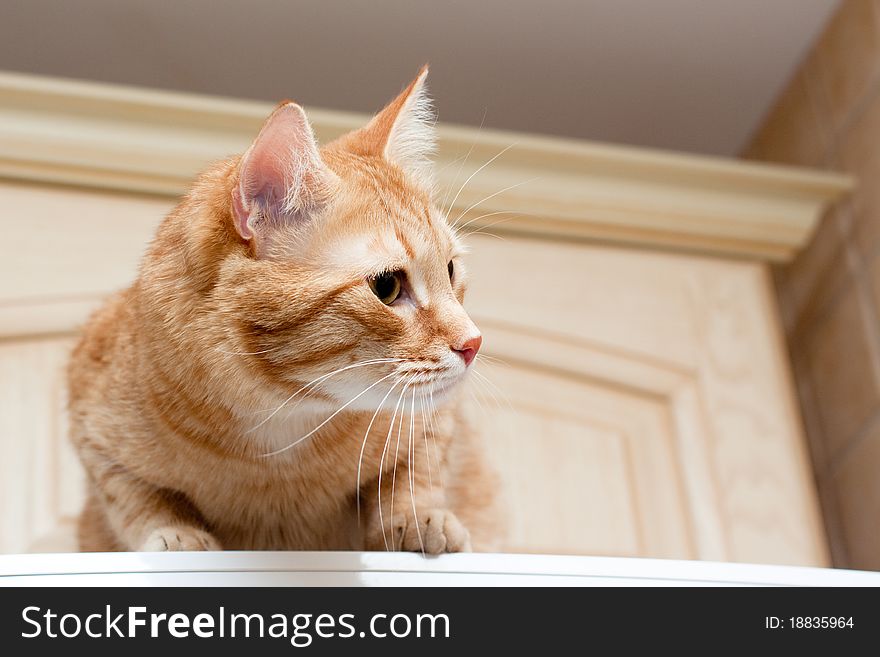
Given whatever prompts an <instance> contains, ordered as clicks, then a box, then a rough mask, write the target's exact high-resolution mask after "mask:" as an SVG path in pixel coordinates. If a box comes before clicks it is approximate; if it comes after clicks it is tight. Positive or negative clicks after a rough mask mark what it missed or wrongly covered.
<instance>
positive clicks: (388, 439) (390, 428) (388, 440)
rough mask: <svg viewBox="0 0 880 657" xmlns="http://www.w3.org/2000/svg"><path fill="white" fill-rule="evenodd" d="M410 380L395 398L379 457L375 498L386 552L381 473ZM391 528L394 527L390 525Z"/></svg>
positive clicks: (386, 539)
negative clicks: (377, 484) (398, 412)
mask: <svg viewBox="0 0 880 657" xmlns="http://www.w3.org/2000/svg"><path fill="white" fill-rule="evenodd" d="M409 384H410V382H409V381H407V382H406V383H404V385H403V389H402V390H401V391H400V395H399V396H398V398H397V403H396V404H395V405H394V414H393V415H392V416H391V423H390V424H389V425H388V435H386V436H385V446H384V447H383V448H382V457H381V458H380V459H379V488H378V490H377V495H376V497H377V499H378V506H379V527H381V528H382V540H383V542H384V543H385V551H386V552H388V535H387V533H386V532H385V520H384V518H383V517H382V473H383V472H384V470H385V454H386V453H387V451H388V445H389V444H390V443H391V432H392V431H393V430H394V420H395V419H396V418H397V411H398V409H399V408H400V402H401V401H403V396H404V395H405V394H406V389H407V388H408V387H409ZM391 521H392V523H393V522H394V518H392V519H391ZM392 529H394V527H393V525H392ZM391 540H392V541H394V536H393V535H392V536H391Z"/></svg>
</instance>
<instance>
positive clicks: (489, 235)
mask: <svg viewBox="0 0 880 657" xmlns="http://www.w3.org/2000/svg"><path fill="white" fill-rule="evenodd" d="M471 235H485V236H486V237H491V238H492V239H496V240H498V241H499V242H506V241H507V240H506V239H504V238H503V237H502V236H501V235H497V234H495V233H486V232H484V231H482V230H472V231H469V232H468V234H467V235H463V236H462V239H467V238H468V237H470V236H471Z"/></svg>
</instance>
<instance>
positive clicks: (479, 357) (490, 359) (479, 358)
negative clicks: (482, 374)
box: [474, 353, 510, 371]
mask: <svg viewBox="0 0 880 657" xmlns="http://www.w3.org/2000/svg"><path fill="white" fill-rule="evenodd" d="M479 361H486V362H487V363H497V364H498V365H503V366H505V367H510V363H508V362H507V361H506V360H504V359H503V358H498V357H497V356H490V355H488V354H480V353H478V354H477V362H479ZM474 371H476V370H474Z"/></svg>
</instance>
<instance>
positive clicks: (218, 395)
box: [69, 70, 499, 553]
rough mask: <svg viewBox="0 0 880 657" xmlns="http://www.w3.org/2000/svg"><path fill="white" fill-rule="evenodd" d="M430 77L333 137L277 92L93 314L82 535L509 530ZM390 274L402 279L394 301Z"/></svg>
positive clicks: (82, 439) (403, 540) (79, 361)
mask: <svg viewBox="0 0 880 657" xmlns="http://www.w3.org/2000/svg"><path fill="white" fill-rule="evenodd" d="M426 72H427V71H426V70H423V71H422V72H421V73H420V75H419V76H418V77H417V78H416V80H415V81H413V83H412V84H410V85H409V86H408V87H407V88H406V89H405V90H404V91H403V93H401V94H400V96H398V97H397V98H396V99H395V100H394V101H392V102H391V103H390V104H389V105H388V106H387V107H386V108H385V109H384V110H383V111H382V112H380V113H379V114H378V115H377V116H376V117H375V118H374V119H373V120H372V121H371V122H370V123H369V124H368V125H367V126H365V127H364V128H362V129H361V130H358V131H355V132H353V133H350V134H349V135H346V136H344V137H343V138H341V139H339V140H337V141H336V142H333V143H330V144H328V145H326V146H324V147H323V148H320V149H319V148H318V146H317V145H316V144H315V142H314V136H313V135H312V132H311V128H310V127H309V125H308V122H307V120H306V119H305V114H304V113H303V111H302V109H301V108H299V106H297V105H295V104H293V103H283V104H282V105H280V106H279V108H278V109H276V111H275V112H274V113H273V114H272V116H271V117H270V118H269V119H268V120H267V123H266V125H265V126H264V128H263V130H262V131H261V133H260V135H259V136H258V137H257V138H256V140H255V142H254V144H253V145H252V146H251V148H250V149H249V150H248V151H247V152H246V153H245V154H243V155H241V156H237V157H232V158H230V159H228V160H226V161H224V162H220V163H218V164H216V165H215V166H213V167H211V168H210V169H209V170H208V171H206V172H205V173H204V174H202V175H201V176H200V177H199V178H198V180H197V181H196V182H195V184H194V185H193V187H192V189H191V190H190V192H189V193H188V194H187V195H186V196H185V197H184V199H183V200H182V201H181V203H180V204H179V205H178V206H177V207H176V208H175V209H174V210H173V211H172V212H171V213H170V214H169V216H168V217H166V219H165V220H164V221H163V222H162V224H161V226H160V227H159V229H158V232H157V234H156V236H155V239H154V240H153V242H152V244H151V245H150V247H149V249H148V251H147V253H146V255H145V257H144V259H143V262H142V264H141V267H140V270H139V274H138V277H137V279H136V280H135V282H134V283H133V284H132V286H131V287H129V288H128V289H126V290H124V291H122V292H120V293H119V294H117V295H116V296H114V297H113V298H112V299H110V300H109V301H108V302H107V303H106V304H105V305H104V307H103V308H101V309H100V310H99V311H98V312H97V313H96V314H95V315H94V316H93V317H92V318H91V319H90V321H89V322H88V324H87V326H86V327H85V330H84V333H83V336H82V339H81V341H80V342H79V344H78V346H77V347H76V349H75V350H74V353H73V356H72V358H71V362H70V367H69V387H70V411H71V412H70V416H71V437H72V440H73V443H74V445H75V447H76V449H77V451H78V454H79V456H80V458H81V460H82V463H83V465H84V466H85V469H86V472H87V474H88V485H89V495H88V501H87V503H86V507H85V509H84V510H83V513H82V516H81V520H80V528H79V529H80V545H81V548H82V549H83V550H92V551H93V550H207V549H235V550H243V549H279V550H285V549H295V550H308V549H404V550H424V551H425V552H430V553H437V552H445V551H461V550H468V549H470V548H471V546H473V547H474V548H475V549H483V550H486V549H491V548H492V547H493V546H494V545H496V543H497V541H498V539H499V527H498V524H497V522H496V516H495V513H494V506H495V488H496V487H495V478H494V475H493V473H492V472H491V470H490V469H489V468H488V467H487V466H486V463H485V461H484V459H483V456H482V454H481V449H480V444H479V440H478V437H477V434H476V433H475V432H474V429H473V427H472V426H471V425H470V424H469V422H468V419H467V413H466V409H465V407H464V404H463V401H462V399H460V398H459V397H460V393H459V384H460V382H461V381H462V380H463V379H464V378H465V377H466V376H467V372H468V364H469V357H472V356H473V354H475V353H476V349H477V348H479V337H478V336H479V334H478V332H477V329H476V327H475V326H474V324H473V322H472V321H471V320H470V318H469V317H468V316H467V314H466V313H465V311H464V309H463V308H462V305H461V302H462V299H463V296H464V293H465V287H466V276H467V274H466V269H465V265H464V263H463V261H462V258H461V254H462V248H461V245H460V244H459V242H458V239H457V237H456V235H455V233H454V231H453V230H452V228H451V227H450V226H449V225H448V224H447V221H446V218H445V217H444V216H443V214H442V213H441V211H440V210H439V209H438V208H437V206H436V205H435V204H434V202H433V201H432V193H431V189H430V178H429V174H428V173H426V171H427V166H426V162H427V158H429V156H430V146H431V143H430V141H431V134H430V131H431V126H430V124H429V122H427V121H426V112H425V109H426V105H427V97H426V95H425V93H426V92H425V87H424V78H425V74H426ZM388 272H393V276H392V274H390V273H388ZM450 272H452V275H451V277H450ZM382 275H384V276H386V279H384V280H387V276H392V278H393V279H394V280H396V281H400V282H401V285H402V287H401V292H400V294H399V295H398V296H397V297H396V298H395V299H394V301H393V302H391V304H390V305H386V304H385V303H383V302H382V301H381V300H380V299H379V298H378V297H377V294H378V293H374V291H373V290H372V289H371V285H370V281H373V282H374V286H375V281H376V280H378V279H377V277H380V276H382Z"/></svg>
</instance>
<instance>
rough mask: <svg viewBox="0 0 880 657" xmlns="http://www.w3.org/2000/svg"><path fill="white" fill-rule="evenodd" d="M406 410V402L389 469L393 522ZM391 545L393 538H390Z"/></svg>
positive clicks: (390, 510)
mask: <svg viewBox="0 0 880 657" xmlns="http://www.w3.org/2000/svg"><path fill="white" fill-rule="evenodd" d="M405 412H406V402H403V407H402V408H401V410H400V422H399V423H398V424H397V444H396V445H395V447H394V468H393V470H392V471H391V504H390V508H389V510H388V513H389V514H390V515H391V522H392V523H393V522H394V492H395V490H397V464H398V455H399V454H400V434H401V433H402V432H403V414H404V413H405ZM391 543H392V545H393V544H394V539H393V537H392V540H391Z"/></svg>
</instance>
